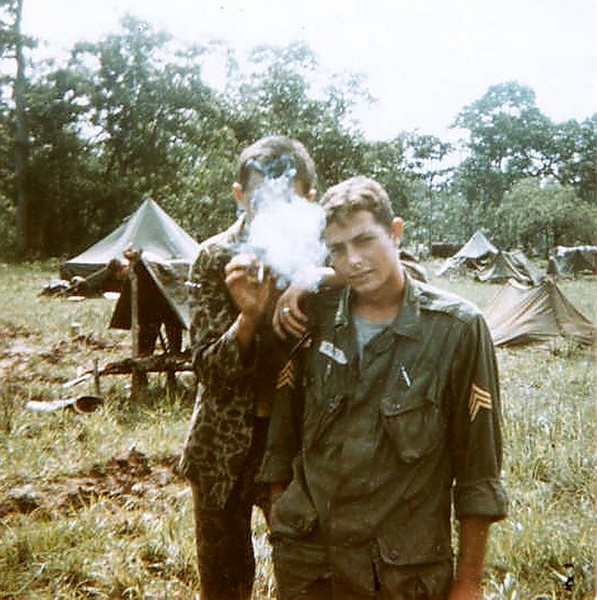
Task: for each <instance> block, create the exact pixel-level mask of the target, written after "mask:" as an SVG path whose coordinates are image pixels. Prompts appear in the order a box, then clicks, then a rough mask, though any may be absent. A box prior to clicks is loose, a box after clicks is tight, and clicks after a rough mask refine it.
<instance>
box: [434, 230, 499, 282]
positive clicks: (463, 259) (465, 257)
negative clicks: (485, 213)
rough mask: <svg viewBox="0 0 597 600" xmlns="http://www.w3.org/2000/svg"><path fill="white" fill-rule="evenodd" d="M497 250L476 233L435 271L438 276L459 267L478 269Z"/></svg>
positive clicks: (480, 233) (481, 234)
mask: <svg viewBox="0 0 597 600" xmlns="http://www.w3.org/2000/svg"><path fill="white" fill-rule="evenodd" d="M497 253H498V249H497V248H496V247H495V246H494V245H493V244H492V243H491V242H490V241H489V240H488V239H487V237H486V236H485V234H484V233H483V232H482V231H476V232H475V233H474V234H473V235H472V236H471V237H470V239H469V240H468V242H467V243H466V244H464V246H462V248H460V250H458V252H456V254H454V255H453V256H450V257H449V258H447V259H446V260H445V262H444V263H443V265H442V266H441V267H440V268H439V270H438V271H437V274H438V275H444V274H445V273H447V272H449V271H453V270H458V269H459V268H461V267H473V268H478V267H480V266H481V265H482V264H483V262H484V261H485V260H487V259H488V258H491V257H493V256H495V255H496V254H497Z"/></svg>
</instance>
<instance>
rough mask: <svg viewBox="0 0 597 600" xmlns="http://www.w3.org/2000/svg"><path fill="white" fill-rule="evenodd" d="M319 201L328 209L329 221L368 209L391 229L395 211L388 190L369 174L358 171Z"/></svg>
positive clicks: (345, 218) (338, 219)
mask: <svg viewBox="0 0 597 600" xmlns="http://www.w3.org/2000/svg"><path fill="white" fill-rule="evenodd" d="M319 203H320V204H321V206H322V207H323V209H324V210H325V215H326V224H327V225H330V224H331V223H333V222H340V223H343V222H345V221H346V220H347V219H348V218H350V217H351V216H352V215H353V214H354V213H356V212H358V211H360V210H368V211H369V212H370V213H371V214H373V216H374V217H375V220H376V221H377V222H378V223H380V224H381V225H383V226H384V227H386V228H387V229H388V230H389V229H391V227H392V221H393V219H394V212H393V210H392V205H391V204H390V198H389V197H388V193H387V192H386V190H385V189H384V188H383V186H381V185H380V184H379V183H377V181H375V180H374V179H370V178H369V177H364V176H362V175H358V176H356V177H351V178H350V179H346V180H345V181H342V182H340V183H338V184H336V185H334V186H332V187H331V188H329V189H328V190H327V192H326V193H325V194H324V195H323V196H322V198H321V200H320V202H319Z"/></svg>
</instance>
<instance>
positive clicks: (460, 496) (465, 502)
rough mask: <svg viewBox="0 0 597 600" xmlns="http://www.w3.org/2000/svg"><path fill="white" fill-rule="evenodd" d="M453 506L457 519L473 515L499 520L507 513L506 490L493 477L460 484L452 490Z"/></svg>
mask: <svg viewBox="0 0 597 600" xmlns="http://www.w3.org/2000/svg"><path fill="white" fill-rule="evenodd" d="M454 508H455V512H456V518H458V519H463V518H466V517H472V516H475V517H484V518H487V519H489V520H491V521H499V520H501V519H504V518H505V517H506V516H507V514H508V500H507V497H506V491H505V490H504V487H503V485H502V483H501V481H499V480H495V479H492V480H486V481H477V482H475V483H473V484H467V485H461V486H458V487H457V488H456V490H455V491H454Z"/></svg>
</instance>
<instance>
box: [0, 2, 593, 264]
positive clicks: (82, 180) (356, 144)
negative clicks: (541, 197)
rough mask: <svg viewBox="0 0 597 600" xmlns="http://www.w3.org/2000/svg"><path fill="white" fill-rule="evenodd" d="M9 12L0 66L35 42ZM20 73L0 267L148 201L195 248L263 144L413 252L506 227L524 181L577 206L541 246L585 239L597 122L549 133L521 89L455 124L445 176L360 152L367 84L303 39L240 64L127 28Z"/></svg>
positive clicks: (436, 149) (486, 101) (366, 149)
mask: <svg viewBox="0 0 597 600" xmlns="http://www.w3.org/2000/svg"><path fill="white" fill-rule="evenodd" d="M17 6H18V2H17V0H10V1H9V0H7V1H5V2H3V3H2V4H0V17H1V18H2V22H1V23H0V55H1V56H5V57H8V58H11V57H14V56H15V50H16V49H17V46H18V47H19V48H21V49H24V50H27V48H31V47H32V46H33V45H34V44H33V41H32V40H29V39H28V38H27V37H26V36H23V35H21V34H20V33H19V32H18V31H16V30H15V27H16V26H15V24H14V23H15V22H16V21H15V19H16V15H17V11H16V9H17ZM19 44H20V45H19ZM214 60H216V61H217V62H218V64H219V65H220V71H221V73H220V74H221V75H222V76H223V78H224V79H223V81H222V82H221V85H218V86H217V88H216V86H210V85H209V84H208V83H207V81H206V77H205V73H206V72H207V71H208V68H209V67H210V66H211V65H212V64H213V61H214ZM17 64H20V65H24V62H23V61H20V62H19V61H17ZM28 65H30V68H31V74H28V76H27V77H26V78H22V79H21V80H20V87H19V90H18V91H19V92H20V93H19V94H18V97H19V98H21V99H22V101H21V105H24V109H25V110H24V111H23V112H24V115H25V116H26V119H19V118H17V115H18V114H21V111H20V110H17V108H18V107H17V103H16V96H17V94H16V92H17V87H18V86H17V83H16V82H17V79H15V77H13V76H10V75H7V76H6V77H4V78H0V87H1V90H0V91H2V92H3V94H2V96H1V98H2V100H0V198H2V202H0V233H2V234H3V235H2V242H0V255H1V256H3V257H5V258H9V257H11V256H15V255H16V254H17V253H16V250H17V248H18V249H19V250H20V251H23V250H24V251H25V255H26V256H28V257H29V258H32V257H47V256H65V255H71V256H72V255H73V254H74V253H76V252H79V251H81V250H83V249H84V248H85V247H87V246H89V245H90V244H91V243H94V242H96V241H97V240H98V239H100V238H101V237H102V236H104V235H106V234H107V233H108V232H109V231H111V230H112V229H114V228H115V227H116V226H117V225H118V224H119V223H120V222H121V220H122V219H123V218H124V217H126V216H128V215H129V214H131V213H132V212H133V210H134V209H136V208H137V207H138V206H139V204H140V202H141V200H142V199H143V198H144V197H146V196H149V197H152V198H153V199H154V200H156V201H157V202H159V203H160V204H161V205H162V206H163V207H164V208H165V209H166V210H167V211H168V212H169V213H170V214H171V215H172V216H173V217H174V218H175V219H176V220H177V221H178V222H179V223H181V225H182V226H183V227H184V228H185V229H186V230H187V231H189V233H191V234H192V235H194V236H195V237H196V238H197V239H200V240H201V239H204V238H206V237H207V236H209V235H212V234H213V233H215V232H217V231H219V230H221V229H223V228H224V227H226V226H228V225H229V224H230V223H231V221H232V220H233V219H234V205H233V203H232V201H231V196H230V186H231V184H232V182H233V181H234V178H235V170H236V165H235V163H236V157H237V156H238V153H239V152H240V150H241V149H242V148H243V147H245V146H246V145H247V144H249V143H252V142H253V141H255V140H256V139H258V138H259V137H261V136H263V135H268V134H273V133H277V134H285V135H289V136H292V137H295V138H298V139H299V140H301V141H302V142H303V143H304V144H305V146H306V147H307V148H308V149H309V151H310V152H311V154H312V156H313V158H314V160H315V163H316V167H317V172H318V185H317V187H318V190H319V191H320V192H322V191H324V190H325V189H326V188H327V187H328V186H330V185H332V184H335V183H337V182H338V181H340V180H342V179H345V178H346V177H350V176H352V175H355V174H364V175H368V176H372V177H374V178H376V179H377V180H378V181H379V182H380V183H381V184H382V185H383V186H384V187H385V188H386V189H387V190H388V192H389V195H390V198H391V200H392V203H393V206H394V209H395V211H396V213H397V214H400V215H401V216H403V217H404V218H405V219H406V220H407V222H408V229H407V235H410V236H411V240H412V241H413V243H417V244H426V245H429V244H430V243H431V242H432V241H437V240H443V241H457V242H459V241H462V240H464V239H466V238H468V236H469V235H470V234H471V233H472V232H473V231H475V230H476V229H479V228H483V227H485V228H488V229H490V230H492V229H494V227H495V225H496V223H498V222H499V221H498V215H500V214H502V215H504V216H507V218H508V219H509V220H510V221H511V222H513V223H514V222H516V219H515V217H514V216H513V214H512V211H513V210H515V206H517V207H518V208H520V209H521V210H523V211H524V210H527V209H526V208H525V207H524V206H522V205H521V203H520V202H516V201H512V200H511V198H508V199H505V194H508V193H509V192H511V191H512V190H513V187H514V186H515V185H516V184H517V183H518V182H520V181H522V180H524V179H526V178H528V177H535V178H537V179H540V180H545V179H547V180H550V181H551V180H554V181H559V182H560V183H561V184H562V186H563V187H564V188H565V189H573V190H574V192H575V194H576V197H577V198H578V200H576V199H572V198H570V202H568V200H567V204H566V206H567V207H569V208H570V209H571V210H569V211H568V212H569V213H571V214H572V213H573V217H571V218H569V219H567V220H566V218H565V217H564V215H563V214H559V215H558V218H557V223H556V224H555V225H554V226H553V227H552V228H551V230H550V231H551V233H549V235H548V234H546V233H545V231H546V230H547V226H546V227H544V228H543V229H542V231H543V238H544V242H545V243H547V240H548V238H549V240H552V239H553V240H555V239H556V238H558V239H566V240H568V239H573V238H574V237H578V238H583V239H585V238H586V234H587V233H589V232H587V228H586V227H583V228H582V229H579V230H578V231H576V236H575V235H574V234H573V233H572V229H573V228H575V227H576V223H578V222H579V220H580V218H581V215H583V214H586V210H588V209H587V208H586V207H587V205H591V206H595V203H596V202H597V200H596V197H595V193H596V192H595V191H596V189H597V176H596V175H595V173H596V170H595V164H596V163H597V149H596V148H597V115H594V116H593V117H591V118H589V119H586V120H585V121H583V122H582V123H578V122H576V121H574V120H571V121H568V122H566V123H561V124H553V123H552V122H551V121H550V120H549V119H548V118H547V117H545V116H544V115H542V114H541V112H540V111H539V110H538V109H537V107H536V105H535V95H534V92H533V91H532V90H531V89H530V88H529V87H527V86H524V85H521V84H518V83H516V82H508V83H503V84H499V85H494V86H491V87H490V88H489V89H488V90H487V92H486V93H485V94H484V95H483V96H482V97H481V98H480V99H478V100H477V101H475V102H473V103H472V104H471V105H470V106H466V107H464V108H463V109H462V111H461V112H460V113H459V114H458V115H457V117H456V120H455V125H456V126H458V127H460V128H462V129H464V130H466V131H467V132H468V135H469V138H468V140H467V142H466V145H465V147H464V148H461V149H460V150H461V151H462V150H464V155H465V159H464V160H462V161H461V162H460V164H459V165H458V166H456V167H446V165H445V161H446V159H450V161H451V160H452V158H451V157H452V156H453V155H452V151H453V150H454V148H453V147H452V146H451V144H448V143H446V142H444V141H442V140H440V139H439V138H437V137H435V136H431V135H424V134H420V133H419V132H411V133H408V132H403V133H401V134H399V135H398V136H396V137H395V138H394V139H392V140H387V141H378V142H369V141H367V140H365V139H364V137H363V134H362V132H361V130H360V125H359V123H358V121H357V120H356V119H355V117H354V109H355V107H356V106H357V105H358V104H362V103H363V102H372V101H373V99H372V98H371V97H370V94H369V92H368V90H367V86H366V81H365V80H364V78H363V77H362V76H361V75H359V74H354V73H331V74H328V73H325V74H323V73H322V70H321V67H320V65H319V60H318V57H317V55H316V54H315V53H314V52H313V51H312V50H311V49H310V48H309V47H308V46H306V45H305V44H303V43H292V44H289V45H287V46H259V47H256V48H253V50H252V51H251V52H249V54H248V56H240V55H239V54H238V53H237V52H236V51H234V50H233V49H232V48H230V47H229V46H227V45H226V44H225V43H222V42H218V43H216V42H212V43H206V44H204V45H197V46H190V47H189V46H183V45H181V44H180V43H179V42H177V41H176V40H174V39H173V38H172V36H170V35H169V34H168V33H166V32H163V31H156V30H154V29H153V28H152V27H151V26H149V25H147V23H145V22H142V21H140V20H138V19H136V18H134V17H131V16H127V17H125V18H124V19H123V20H122V22H121V25H120V28H119V30H118V31H117V32H116V33H113V34H109V35H106V36H105V37H104V38H102V39H100V40H99V41H97V42H94V43H88V42H82V43H79V44H76V45H75V46H74V47H73V48H72V51H71V56H70V58H69V60H68V61H67V62H65V63H64V64H56V63H55V62H48V63H35V62H32V61H28ZM461 155H462V154H461ZM516 195H519V192H518V190H517V191H516V192H515V197H516ZM502 203H504V206H503V207H502ZM573 205H574V206H573ZM502 208H503V210H502ZM572 209H573V210H572ZM500 211H502V212H500ZM583 211H584V212H583ZM560 212H561V211H560ZM527 220H528V219H526V218H523V219H522V221H525V222H526V221H527ZM587 221H588V219H586V218H585V219H584V222H585V223H586V222H587ZM519 229H521V228H519V227H517V228H516V234H515V233H514V232H508V231H506V230H505V229H504V230H503V232H502V230H500V234H499V235H500V236H501V235H502V233H503V238H500V239H503V240H504V241H505V242H508V241H509V240H510V239H514V238H515V237H516V236H519V233H520V236H519V237H520V238H521V240H522V242H523V243H531V242H533V243H535V238H536V237H538V236H540V235H541V234H540V233H538V227H536V224H535V225H531V224H529V223H526V224H525V228H524V229H525V230H524V231H521V232H519V231H518V230H519ZM57 231H60V233H61V235H56V232H57ZM523 238H524V239H523ZM527 238H528V239H527ZM21 253H22V252H21Z"/></svg>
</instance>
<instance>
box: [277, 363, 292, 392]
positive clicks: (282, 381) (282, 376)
mask: <svg viewBox="0 0 597 600" xmlns="http://www.w3.org/2000/svg"><path fill="white" fill-rule="evenodd" d="M294 373H295V368H294V361H293V360H292V359H290V360H289V361H288V362H287V363H286V364H285V365H284V367H283V369H282V370H281V371H280V373H279V375H278V381H277V382H276V389H277V390H279V389H280V388H283V387H284V386H286V385H287V386H288V387H289V388H290V389H291V390H293V389H294Z"/></svg>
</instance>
